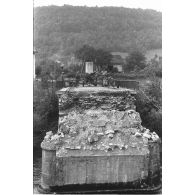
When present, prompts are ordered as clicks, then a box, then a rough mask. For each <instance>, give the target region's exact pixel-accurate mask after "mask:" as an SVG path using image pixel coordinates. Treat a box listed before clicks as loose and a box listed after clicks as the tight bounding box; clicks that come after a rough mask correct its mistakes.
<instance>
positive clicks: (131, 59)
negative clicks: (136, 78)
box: [126, 51, 146, 71]
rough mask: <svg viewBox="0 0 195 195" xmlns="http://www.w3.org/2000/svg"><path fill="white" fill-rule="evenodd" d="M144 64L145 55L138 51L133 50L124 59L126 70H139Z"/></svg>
mask: <svg viewBox="0 0 195 195" xmlns="http://www.w3.org/2000/svg"><path fill="white" fill-rule="evenodd" d="M145 66H146V57H145V56H144V54H142V53H141V52H139V51H133V52H132V53H131V54H130V55H129V56H128V57H127V59H126V70H127V71H133V70H137V71H138V70H141V69H143V68H145Z"/></svg>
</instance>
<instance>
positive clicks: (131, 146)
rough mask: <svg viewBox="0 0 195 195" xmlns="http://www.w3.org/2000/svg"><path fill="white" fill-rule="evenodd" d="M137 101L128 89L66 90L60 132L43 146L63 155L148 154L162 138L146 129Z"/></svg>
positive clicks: (61, 102)
mask: <svg viewBox="0 0 195 195" xmlns="http://www.w3.org/2000/svg"><path fill="white" fill-rule="evenodd" d="M58 95H59V94H58ZM134 101H135V98H134V97H133V96H132V92H131V91H130V90H128V89H111V88H100V87H99V88H98V87H97V88H90V87H89V88H85V87H83V88H74V89H72V91H71V90H70V89H67V88H66V89H64V91H61V93H60V95H59V112H60V113H59V125H58V133H57V134H54V135H53V133H52V132H48V133H47V134H46V136H45V139H44V141H43V142H42V146H43V147H44V148H49V149H56V150H57V153H58V154H59V155H60V156H63V155H68V154H69V153H71V152H74V153H76V152H78V151H79V152H80V154H82V153H83V154H86V153H87V152H89V153H90V154H91V152H92V151H95V153H96V154H97V153H98V152H100V151H101V152H104V153H107V154H108V153H112V152H117V151H118V153H119V154H121V153H123V152H128V154H129V153H130V152H132V151H134V152H135V153H134V154H139V151H143V150H145V151H146V150H147V149H148V142H150V141H157V140H159V137H158V135H157V134H156V133H154V132H153V133H151V132H150V131H149V130H148V129H146V128H144V127H142V125H141V118H140V115H139V113H138V112H136V111H135V106H134ZM81 151H82V152H81ZM87 154H88V153H87Z"/></svg>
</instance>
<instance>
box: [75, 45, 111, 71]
mask: <svg viewBox="0 0 195 195" xmlns="http://www.w3.org/2000/svg"><path fill="white" fill-rule="evenodd" d="M75 55H76V57H77V58H78V59H79V60H81V61H82V62H83V63H85V62H93V63H94V64H95V65H96V66H98V68H99V69H100V70H101V69H102V68H105V69H107V68H108V66H109V65H111V60H112V55H111V54H110V52H108V51H106V50H103V49H95V48H93V47H91V46H89V45H84V46H83V47H81V48H79V49H78V50H77V51H76V52H75Z"/></svg>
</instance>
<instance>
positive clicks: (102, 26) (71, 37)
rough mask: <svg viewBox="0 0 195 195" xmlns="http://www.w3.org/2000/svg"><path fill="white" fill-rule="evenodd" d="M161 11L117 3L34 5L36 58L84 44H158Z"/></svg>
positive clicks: (124, 47)
mask: <svg viewBox="0 0 195 195" xmlns="http://www.w3.org/2000/svg"><path fill="white" fill-rule="evenodd" d="M161 31H162V14H161V13H160V12H157V11H154V10H143V9H129V8H119V7H101V8H98V7H90V8H89V7H75V6H69V5H64V6H61V7H60V6H46V7H37V8H35V9H34V47H35V48H36V50H38V54H36V56H37V60H38V61H37V62H39V61H40V60H43V59H47V58H50V59H51V58H53V57H54V56H55V57H56V56H57V58H59V59H60V58H61V57H64V56H66V55H69V54H70V53H72V52H75V51H76V50H77V49H78V48H80V47H82V46H83V45H84V44H88V45H91V46H93V47H94V48H97V49H98V48H103V49H106V50H108V51H120V52H128V53H130V52H131V51H133V50H135V49H138V50H140V51H146V50H149V49H158V48H161V47H162V45H161V40H162V32H161Z"/></svg>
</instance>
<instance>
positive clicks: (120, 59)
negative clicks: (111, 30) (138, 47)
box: [111, 52, 129, 72]
mask: <svg viewBox="0 0 195 195" xmlns="http://www.w3.org/2000/svg"><path fill="white" fill-rule="evenodd" d="M111 54H112V60H111V65H112V66H113V68H116V69H117V70H118V72H123V71H124V65H125V63H126V58H127V56H128V55H129V54H128V53H124V52H111Z"/></svg>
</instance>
